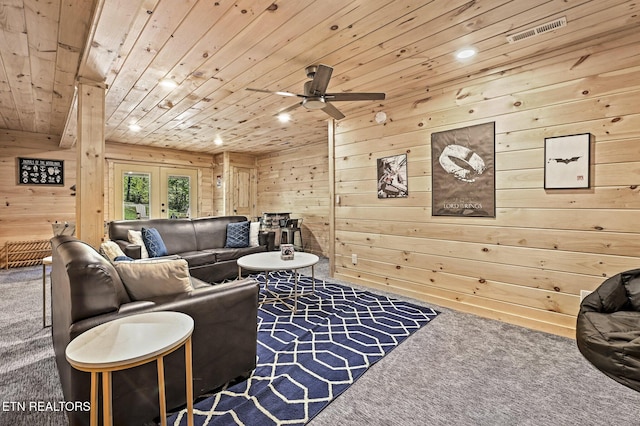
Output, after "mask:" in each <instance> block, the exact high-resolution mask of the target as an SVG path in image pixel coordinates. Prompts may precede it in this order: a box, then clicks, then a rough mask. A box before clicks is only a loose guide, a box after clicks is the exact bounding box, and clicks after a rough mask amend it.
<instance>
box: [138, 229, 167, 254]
mask: <svg viewBox="0 0 640 426" xmlns="http://www.w3.org/2000/svg"><path fill="white" fill-rule="evenodd" d="M142 241H144V246H145V247H146V248H147V251H148V252H149V257H161V256H166V255H168V254H169V253H168V252H167V246H165V245H164V241H162V237H161V236H160V233H159V232H158V230H157V229H156V228H142Z"/></svg>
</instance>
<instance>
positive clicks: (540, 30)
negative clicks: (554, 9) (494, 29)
mask: <svg viewBox="0 0 640 426" xmlns="http://www.w3.org/2000/svg"><path fill="white" fill-rule="evenodd" d="M566 26H567V17H566V16H563V17H562V18H558V19H556V20H554V21H551V22H547V23H546V24H542V25H538V26H537V27H534V28H529V29H528V30H524V31H520V32H519V33H516V34H511V35H510V36H507V41H508V42H509V43H516V42H518V41H522V40H525V39H528V38H531V37H535V36H538V35H540V34H544V33H547V32H549V31H553V30H557V29H558V28H562V27H566Z"/></svg>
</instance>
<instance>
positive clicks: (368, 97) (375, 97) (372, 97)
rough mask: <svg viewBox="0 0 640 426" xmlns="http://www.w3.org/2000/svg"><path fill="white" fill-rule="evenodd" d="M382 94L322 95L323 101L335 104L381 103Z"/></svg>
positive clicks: (348, 93)
mask: <svg viewBox="0 0 640 426" xmlns="http://www.w3.org/2000/svg"><path fill="white" fill-rule="evenodd" d="M385 96H386V95H385V94H384V93H356V92H345V93H327V94H326V95H324V97H325V99H327V100H329V101H332V102H337V101H382V100H384V98H385Z"/></svg>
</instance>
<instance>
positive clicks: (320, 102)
mask: <svg viewBox="0 0 640 426" xmlns="http://www.w3.org/2000/svg"><path fill="white" fill-rule="evenodd" d="M302 106H304V107H305V108H306V109H322V108H324V107H325V106H326V104H325V102H324V98H323V97H322V96H310V97H308V98H305V99H304V100H303V101H302Z"/></svg>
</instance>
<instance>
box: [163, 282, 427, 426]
mask: <svg viewBox="0 0 640 426" xmlns="http://www.w3.org/2000/svg"><path fill="white" fill-rule="evenodd" d="M253 277H254V278H257V279H258V280H259V281H260V282H261V288H262V287H264V275H262V274H261V275H259V276H255V275H254V276H253ZM269 287H270V288H271V289H272V290H275V291H276V292H282V293H289V292H290V291H291V288H292V287H293V279H292V276H291V274H290V273H289V272H275V273H271V274H270V278H269ZM298 287H299V289H300V288H302V290H303V291H304V292H310V291H311V287H312V281H311V278H310V277H306V276H301V277H300V280H299V282H298ZM437 315H438V312H437V311H434V310H433V309H430V308H427V307H423V306H417V305H414V304H411V303H407V302H404V301H401V300H396V299H391V298H388V297H386V296H382V295H378V294H374V293H370V292H368V291H362V290H357V289H354V288H351V287H345V286H342V285H338V284H332V283H327V282H324V281H321V280H316V290H315V294H313V295H308V296H303V297H300V298H298V311H297V313H296V314H293V313H292V312H291V310H290V309H289V308H288V307H286V306H285V305H284V304H283V303H266V304H263V305H261V306H260V309H259V310H258V362H257V367H256V369H255V371H254V372H253V374H252V375H251V377H250V378H249V379H247V380H245V381H243V382H240V383H236V384H232V385H227V386H225V387H224V388H223V389H222V390H221V391H219V392H217V393H215V394H213V395H211V396H209V397H207V398H206V399H204V400H202V401H200V402H197V403H196V404H195V406H194V417H195V418H194V420H195V424H196V425H211V426H214V425H246V426H253V425H260V426H263V425H281V424H287V425H304V424H306V423H307V422H309V421H310V420H311V419H312V418H313V417H314V416H315V415H316V414H318V413H319V412H320V411H321V410H322V409H323V408H324V407H326V406H327V405H328V404H329V403H330V402H331V401H332V400H333V399H334V398H336V397H337V396H338V395H340V394H341V393H342V392H344V391H345V390H346V389H347V388H348V387H349V386H350V385H351V384H353V383H354V382H355V380H357V379H358V378H359V377H360V376H361V375H362V374H363V373H364V372H365V371H366V370H367V369H368V368H369V367H371V366H372V365H373V364H374V363H375V362H377V361H379V360H380V359H382V357H384V356H385V355H386V354H387V353H389V351H391V350H392V349H393V348H395V347H396V346H397V345H399V344H400V343H401V342H402V341H403V340H405V339H406V338H407V337H409V336H410V335H411V334H412V333H414V332H415V331H417V330H419V329H420V328H421V327H422V326H424V325H426V324H428V323H429V321H431V320H432V319H434V318H435V317H436V316H437ZM185 413H186V410H182V411H180V412H178V413H176V414H174V415H173V416H171V417H170V418H169V421H168V423H169V424H170V425H185V424H186V418H185V417H184V415H185Z"/></svg>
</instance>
